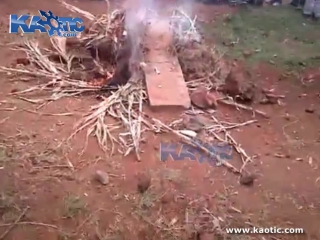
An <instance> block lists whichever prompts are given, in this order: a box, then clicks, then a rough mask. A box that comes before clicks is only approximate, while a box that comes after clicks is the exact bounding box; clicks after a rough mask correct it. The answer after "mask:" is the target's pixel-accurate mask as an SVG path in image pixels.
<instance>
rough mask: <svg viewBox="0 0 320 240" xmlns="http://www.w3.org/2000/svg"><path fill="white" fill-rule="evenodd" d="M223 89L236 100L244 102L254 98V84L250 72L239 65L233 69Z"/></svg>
mask: <svg viewBox="0 0 320 240" xmlns="http://www.w3.org/2000/svg"><path fill="white" fill-rule="evenodd" d="M221 90H222V92H224V93H225V94H227V95H229V96H231V97H233V98H235V99H236V100H241V101H244V102H252V101H253V98H254V85H253V84H252V82H251V76H250V74H249V73H248V72H244V71H243V70H242V69H239V68H238V67H237V66H234V67H233V68H232V69H231V71H230V72H229V74H228V76H227V78H226V80H225V84H224V85H223V87H222V89H221Z"/></svg>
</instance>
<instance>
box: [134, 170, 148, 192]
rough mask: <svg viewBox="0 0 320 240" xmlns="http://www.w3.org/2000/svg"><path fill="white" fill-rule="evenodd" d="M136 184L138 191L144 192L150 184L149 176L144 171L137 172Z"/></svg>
mask: <svg viewBox="0 0 320 240" xmlns="http://www.w3.org/2000/svg"><path fill="white" fill-rule="evenodd" d="M137 179H138V184H137V188H138V191H139V192H140V193H144V192H145V191H147V190H148V188H149V187H150V185H151V177H150V176H148V175H147V174H145V173H139V174H138V176H137Z"/></svg>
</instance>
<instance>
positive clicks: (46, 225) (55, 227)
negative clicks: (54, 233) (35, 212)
mask: <svg viewBox="0 0 320 240" xmlns="http://www.w3.org/2000/svg"><path fill="white" fill-rule="evenodd" d="M11 225H12V223H5V224H0V227H7V226H11ZM15 225H33V226H41V227H48V228H53V229H58V227H57V226H55V225H51V224H46V223H39V222H17V223H15Z"/></svg>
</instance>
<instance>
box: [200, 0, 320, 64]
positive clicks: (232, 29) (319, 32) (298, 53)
mask: <svg viewBox="0 0 320 240" xmlns="http://www.w3.org/2000/svg"><path fill="white" fill-rule="evenodd" d="M204 29H205V32H206V34H207V35H209V36H208V37H214V38H215V39H216V40H217V41H218V43H220V44H221V47H222V48H225V50H227V51H228V54H229V55H230V56H232V57H236V58H238V59H239V58H242V57H243V52H244V51H250V52H251V53H252V55H251V56H250V57H249V58H248V61H249V62H251V63H257V62H261V61H262V62H269V63H272V64H275V65H277V66H280V67H285V68H287V69H291V70H296V69H301V68H303V67H313V66H317V65H319V63H320V52H319V49H320V41H319V38H320V28H319V23H317V22H314V21H312V20H309V19H306V18H304V17H303V16H302V13H301V11H296V10H295V9H294V8H292V7H290V6H281V7H263V8H252V7H244V8H242V9H240V10H239V12H237V13H236V14H234V15H232V16H229V17H228V18H224V19H223V20H221V21H219V22H218V23H216V24H215V25H213V24H205V25H204Z"/></svg>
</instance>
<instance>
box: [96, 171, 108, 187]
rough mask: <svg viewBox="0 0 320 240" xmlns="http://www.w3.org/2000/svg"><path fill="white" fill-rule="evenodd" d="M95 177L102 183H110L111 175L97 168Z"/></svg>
mask: <svg viewBox="0 0 320 240" xmlns="http://www.w3.org/2000/svg"><path fill="white" fill-rule="evenodd" d="M94 179H95V180H96V181H98V182H99V183H101V184H102V185H107V184H108V183H109V175H108V173H106V172H104V171H101V170H97V171H96V172H95V174H94Z"/></svg>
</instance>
